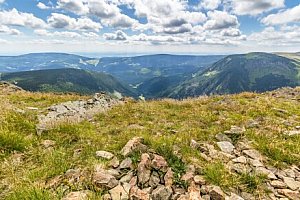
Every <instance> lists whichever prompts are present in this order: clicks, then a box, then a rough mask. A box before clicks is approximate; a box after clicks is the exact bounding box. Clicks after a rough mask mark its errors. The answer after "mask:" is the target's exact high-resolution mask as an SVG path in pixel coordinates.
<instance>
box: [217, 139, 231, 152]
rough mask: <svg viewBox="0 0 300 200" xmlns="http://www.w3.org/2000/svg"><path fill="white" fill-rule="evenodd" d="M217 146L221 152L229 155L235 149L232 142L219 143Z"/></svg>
mask: <svg viewBox="0 0 300 200" xmlns="http://www.w3.org/2000/svg"><path fill="white" fill-rule="evenodd" d="M217 145H218V147H219V148H220V149H221V151H223V152H225V153H229V154H231V153H232V152H233V150H234V148H235V147H234V146H233V145H232V144H231V143H230V142H227V141H224V142H217Z"/></svg>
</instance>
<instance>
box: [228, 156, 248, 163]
mask: <svg viewBox="0 0 300 200" xmlns="http://www.w3.org/2000/svg"><path fill="white" fill-rule="evenodd" d="M232 161H233V162H235V163H241V164H247V158H246V157H245V156H240V157H238V158H235V159H233V160H232Z"/></svg>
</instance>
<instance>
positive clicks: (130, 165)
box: [119, 158, 132, 169]
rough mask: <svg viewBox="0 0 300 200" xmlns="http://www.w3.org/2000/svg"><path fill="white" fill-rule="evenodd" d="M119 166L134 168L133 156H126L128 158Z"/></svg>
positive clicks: (121, 167)
mask: <svg viewBox="0 0 300 200" xmlns="http://www.w3.org/2000/svg"><path fill="white" fill-rule="evenodd" d="M119 168H120V169H130V168H132V160H131V158H126V159H124V160H123V161H122V162H121V164H120V166H119Z"/></svg>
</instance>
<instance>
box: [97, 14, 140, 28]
mask: <svg viewBox="0 0 300 200" xmlns="http://www.w3.org/2000/svg"><path fill="white" fill-rule="evenodd" d="M101 21H102V23H103V24H105V25H106V26H112V27H114V28H132V27H133V26H138V21H137V20H135V19H132V18H130V17H128V16H127V15H124V14H120V15H117V16H116V17H113V18H108V19H103V20H101Z"/></svg>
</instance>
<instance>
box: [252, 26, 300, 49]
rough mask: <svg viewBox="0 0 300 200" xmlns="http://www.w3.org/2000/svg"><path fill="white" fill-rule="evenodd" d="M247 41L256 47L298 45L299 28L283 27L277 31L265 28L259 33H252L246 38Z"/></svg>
mask: <svg viewBox="0 0 300 200" xmlns="http://www.w3.org/2000/svg"><path fill="white" fill-rule="evenodd" d="M248 39H249V41H251V42H252V43H255V44H258V45H266V46H273V48H274V47H278V46H285V45H295V44H297V45H298V46H299V44H300V27H299V26H283V27H281V28H279V29H276V28H274V27H267V28H265V29H264V30H263V31H261V32H257V33H253V34H251V35H250V36H249V37H248Z"/></svg>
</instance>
